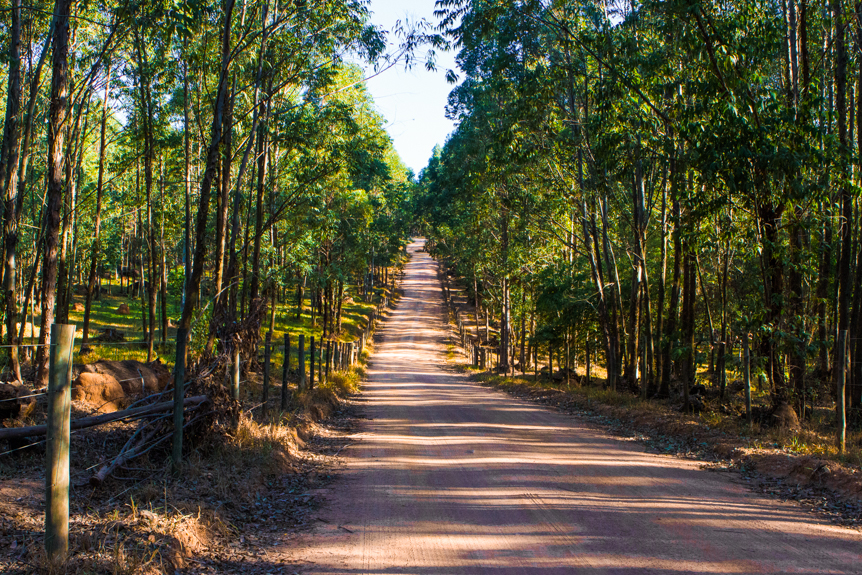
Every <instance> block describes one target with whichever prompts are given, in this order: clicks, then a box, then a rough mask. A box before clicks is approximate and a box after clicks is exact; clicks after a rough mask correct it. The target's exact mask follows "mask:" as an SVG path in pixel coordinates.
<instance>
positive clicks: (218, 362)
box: [186, 298, 266, 380]
mask: <svg viewBox="0 0 862 575" xmlns="http://www.w3.org/2000/svg"><path fill="white" fill-rule="evenodd" d="M265 315H266V301H265V300H263V299H261V298H256V299H255V300H253V301H252V302H251V305H249V313H248V315H246V316H245V317H244V318H243V319H241V320H237V319H236V317H235V316H234V314H233V312H232V311H231V310H230V309H228V307H227V306H216V308H215V309H214V310H213V316H212V319H211V321H210V337H212V338H214V339H215V341H216V345H215V346H214V347H213V349H212V350H209V351H204V353H202V354H201V356H200V357H199V358H198V360H197V361H196V362H195V363H194V364H192V365H191V366H189V369H187V370H186V373H187V374H191V376H192V377H191V379H193V380H203V379H208V378H210V377H211V376H213V375H216V376H223V375H224V374H225V373H226V372H227V371H228V370H229V369H230V365H231V363H232V362H233V356H234V351H235V350H236V349H237V348H239V356H240V359H241V360H242V363H243V365H246V366H249V367H250V369H251V370H252V371H255V370H257V369H258V368H259V365H258V361H257V348H258V342H259V340H260V326H261V323H262V322H263V319H264V317H265Z"/></svg>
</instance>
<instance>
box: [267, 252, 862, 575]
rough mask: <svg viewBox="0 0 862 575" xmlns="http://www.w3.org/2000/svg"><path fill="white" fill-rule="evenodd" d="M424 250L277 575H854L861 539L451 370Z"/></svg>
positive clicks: (735, 480) (716, 473) (740, 484)
mask: <svg viewBox="0 0 862 575" xmlns="http://www.w3.org/2000/svg"><path fill="white" fill-rule="evenodd" d="M420 248H421V243H415V244H414V245H412V246H411V248H410V249H411V251H412V252H413V253H414V257H413V259H412V260H411V261H410V263H409V264H408V266H407V268H406V277H405V280H404V284H403V285H404V289H403V291H404V294H403V298H402V300H401V302H400V303H399V305H398V307H396V308H395V310H394V311H393V312H392V313H391V315H390V316H389V317H388V318H387V320H386V321H385V322H384V323H383V325H382V326H381V329H380V330H379V332H378V336H377V340H376V342H375V346H376V352H375V354H374V355H373V356H372V358H371V360H370V363H369V366H368V378H367V381H366V383H365V385H364V391H363V394H362V396H361V397H360V398H359V403H360V411H359V416H360V419H359V421H358V423H357V429H356V432H355V433H354V434H353V435H352V436H351V438H350V442H351V443H350V444H349V445H348V446H347V447H346V448H345V449H344V451H343V452H342V456H343V457H344V466H343V468H342V469H341V470H340V471H339V473H338V474H337V475H336V477H335V480H334V481H333V482H332V484H331V485H330V486H328V487H327V488H326V490H325V491H324V492H323V496H324V502H323V505H321V507H320V508H319V509H317V510H316V511H315V515H316V525H315V527H314V528H313V529H312V530H310V531H308V532H304V533H299V534H296V535H293V536H292V537H290V538H288V540H287V541H286V542H285V544H284V545H283V546H282V547H281V549H280V550H278V551H277V552H276V556H278V557H279V558H287V563H288V564H290V565H291V566H290V567H289V568H288V570H287V571H286V572H288V573H291V572H294V573H302V574H305V573H317V574H323V573H330V574H336V573H337V574H351V573H381V574H382V573H411V574H414V573H415V574H423V575H425V574H427V575H432V574H434V575H437V574H441V573H446V574H448V575H456V574H461V573H463V574H471V575H472V574H475V573H495V574H496V573H513V574H515V573H517V574H524V573H572V572H577V573H587V574H590V573H605V572H617V573H620V572H635V571H641V570H644V571H649V572H651V573H666V574H668V575H670V574H671V573H679V572H686V573H710V574H718V573H788V572H805V573H815V572H818V573H820V572H828V573H856V572H858V558H859V553H858V550H859V545H860V542H862V535H860V533H859V532H858V531H856V530H853V529H847V528H844V527H839V526H835V525H831V524H829V522H827V521H826V520H825V519H823V518H821V517H818V516H815V515H811V514H808V513H805V512H804V511H803V510H801V509H800V508H799V507H798V506H797V505H794V504H791V503H787V502H782V501H776V500H775V499H772V498H768V497H764V496H762V495H760V494H757V493H754V492H753V491H752V490H751V489H749V485H748V483H747V482H745V481H744V480H741V479H740V477H739V476H738V475H737V474H735V473H727V472H724V471H725V468H722V467H720V466H708V467H707V469H704V466H703V464H702V463H701V462H699V461H695V460H691V459H685V458H681V457H676V456H673V455H667V454H666V453H664V452H663V453H661V454H659V453H655V452H649V451H647V450H645V449H644V447H643V445H641V444H639V443H637V442H634V441H624V440H621V438H620V437H619V436H617V435H615V434H612V433H609V432H608V428H607V426H606V425H599V423H601V422H599V421H594V420H591V419H590V418H587V417H583V416H572V415H571V414H568V413H561V412H560V410H558V409H553V408H549V406H539V405H535V404H534V403H532V402H529V401H524V400H523V399H520V398H513V397H512V396H511V395H509V394H506V393H503V392H501V391H498V390H495V389H492V388H489V387H488V386H482V385H479V384H478V383H477V382H476V381H474V380H473V379H472V378H471V377H470V376H469V375H467V374H466V373H463V370H459V369H458V368H457V366H456V365H454V364H453V362H452V361H451V360H447V355H448V354H449V352H448V351H447V344H448V342H449V341H450V333H449V331H448V328H447V325H446V318H445V312H444V309H443V306H442V301H441V299H442V298H441V297H440V284H439V281H438V279H437V278H436V264H435V262H434V261H433V260H432V259H431V258H430V257H428V256H427V254H424V253H423V252H421V251H419V250H420ZM449 351H451V350H449Z"/></svg>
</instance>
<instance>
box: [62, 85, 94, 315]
mask: <svg viewBox="0 0 862 575" xmlns="http://www.w3.org/2000/svg"><path fill="white" fill-rule="evenodd" d="M69 91H70V92H71V86H70V89H69ZM86 116H87V114H85V113H84V107H83V102H82V103H79V104H78V111H77V113H76V114H75V124H74V129H73V131H72V134H71V137H70V138H69V140H68V144H67V146H66V157H65V171H66V177H65V193H64V194H63V220H62V222H63V234H62V241H61V242H60V248H59V250H60V257H59V261H58V263H57V268H58V269H57V289H56V300H57V302H56V311H55V313H56V315H57V323H69V303H70V302H69V285H68V284H69V281H70V280H71V279H72V278H71V277H70V274H71V270H70V269H69V266H68V264H67V261H68V251H69V236H70V234H71V231H72V212H73V210H74V205H75V198H76V196H77V185H76V184H77V174H78V170H77V164H78V158H80V156H81V154H79V153H78V152H79V149H80V148H79V147H78V145H77V143H78V138H79V137H81V138H82V139H83V138H84V137H85V135H83V134H82V133H81V132H82V130H81V119H82V118H84V117H86Z"/></svg>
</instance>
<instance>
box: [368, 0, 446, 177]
mask: <svg viewBox="0 0 862 575" xmlns="http://www.w3.org/2000/svg"><path fill="white" fill-rule="evenodd" d="M371 11H372V12H373V14H372V15H371V21H372V22H373V23H374V24H376V25H379V26H383V27H384V28H386V29H387V30H392V28H393V26H394V25H395V22H396V21H397V20H404V19H405V18H409V19H410V20H411V21H412V20H418V19H420V18H426V19H427V20H429V21H431V22H434V23H435V24H436V19H435V18H434V0H409V1H404V0H402V1H398V0H371ZM390 40H391V41H392V42H397V39H396V38H394V37H391V38H390ZM423 55H424V52H423ZM454 67H455V56H454V54H452V53H438V55H437V71H436V72H428V71H426V70H425V68H424V66H422V65H421V64H417V65H416V66H414V68H413V69H411V70H405V69H404V66H403V65H399V66H396V67H394V68H390V69H389V70H387V71H385V72H383V73H382V74H380V75H379V76H376V77H374V78H371V79H369V80H368V90H369V91H370V92H371V95H372V96H373V97H374V102H375V103H376V104H377V108H378V109H379V110H380V112H381V113H382V114H383V116H384V117H385V118H386V121H387V126H386V129H387V131H388V132H389V135H390V136H391V137H392V140H393V142H394V145H395V149H396V150H397V151H398V154H399V155H400V156H401V159H402V160H403V161H404V163H405V164H407V166H408V167H410V168H412V169H413V171H414V172H415V173H416V174H417V175H418V174H419V171H420V170H421V169H422V168H424V167H425V165H426V164H427V163H428V158H430V157H431V151H432V150H433V149H434V146H435V144H440V145H442V144H443V143H444V142H445V141H446V136H447V135H448V134H449V132H451V131H452V130H453V128H454V125H453V124H452V122H451V121H449V120H447V119H446V112H445V106H446V98H447V96H448V95H449V91H450V90H451V89H452V88H453V86H452V85H450V84H448V83H447V82H446V78H445V73H446V69H447V68H454ZM366 73H367V75H371V74H373V73H374V72H373V70H371V69H367V70H366Z"/></svg>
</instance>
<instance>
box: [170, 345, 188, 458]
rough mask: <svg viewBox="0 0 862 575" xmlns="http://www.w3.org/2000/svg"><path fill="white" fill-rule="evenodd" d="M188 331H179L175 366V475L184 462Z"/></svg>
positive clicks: (173, 452) (173, 456)
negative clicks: (184, 411)
mask: <svg viewBox="0 0 862 575" xmlns="http://www.w3.org/2000/svg"><path fill="white" fill-rule="evenodd" d="M187 336H188V330H186V329H184V328H180V329H178V330H177V357H176V363H175V364H174V437H173V450H172V452H171V466H172V467H173V471H174V473H175V474H178V473H179V472H180V465H181V464H182V461H183V399H184V398H185V389H184V387H185V379H186V339H187Z"/></svg>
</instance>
